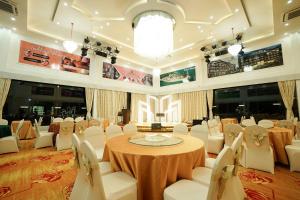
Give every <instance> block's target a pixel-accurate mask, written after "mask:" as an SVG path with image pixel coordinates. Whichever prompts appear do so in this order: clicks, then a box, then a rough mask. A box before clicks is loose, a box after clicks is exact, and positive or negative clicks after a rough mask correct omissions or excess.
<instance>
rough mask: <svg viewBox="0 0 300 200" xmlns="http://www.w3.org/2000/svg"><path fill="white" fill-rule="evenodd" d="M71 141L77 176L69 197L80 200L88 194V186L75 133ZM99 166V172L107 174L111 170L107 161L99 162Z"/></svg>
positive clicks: (78, 141)
mask: <svg viewBox="0 0 300 200" xmlns="http://www.w3.org/2000/svg"><path fill="white" fill-rule="evenodd" d="M72 143H73V151H74V155H75V163H76V166H77V176H76V179H75V183H74V186H73V189H72V192H71V195H70V199H72V200H82V199H85V198H86V196H87V195H88V188H89V187H88V186H87V184H86V181H84V179H85V173H84V172H85V171H84V170H82V168H84V166H83V162H82V153H81V151H80V140H79V138H78V137H77V135H76V134H73V135H72ZM98 164H99V168H100V169H101V174H102V175H105V174H109V173H111V172H112V169H111V165H110V163H109V162H99V163H98Z"/></svg>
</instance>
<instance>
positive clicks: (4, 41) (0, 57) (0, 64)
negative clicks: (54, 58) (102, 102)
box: [0, 28, 154, 93]
mask: <svg viewBox="0 0 300 200" xmlns="http://www.w3.org/2000/svg"><path fill="white" fill-rule="evenodd" d="M0 38H1V40H0V77H3V78H11V79H18V80H25V81H35V82H45V83H52V84H61V85H71V86H81V87H91V88H100V89H110V90H118V91H128V92H137V93H152V92H154V87H150V86H143V85H139V84H135V83H126V82H122V81H118V80H110V79H104V78H102V62H103V61H107V62H110V61H109V60H106V59H105V58H103V57H100V56H95V55H90V58H91V63H90V75H82V74H76V73H71V72H65V71H58V70H53V69H48V68H43V67H38V66H33V65H27V64H22V63H19V62H18V59H19V46H20V40H25V41H28V42H32V43H36V44H40V45H44V46H47V47H51V48H55V49H60V50H63V49H62V45H61V44H55V42H54V41H53V40H50V41H49V40H41V39H34V38H33V37H32V36H25V35H20V34H16V33H14V32H11V31H10V30H7V29H3V28H2V29H0ZM37 38H38V37H37ZM76 54H78V55H80V52H79V51H78V52H76ZM148 72H149V71H148Z"/></svg>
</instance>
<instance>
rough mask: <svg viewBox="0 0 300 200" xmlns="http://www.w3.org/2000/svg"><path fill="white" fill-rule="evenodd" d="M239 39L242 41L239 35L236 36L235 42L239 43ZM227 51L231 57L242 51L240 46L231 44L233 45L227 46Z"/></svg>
mask: <svg viewBox="0 0 300 200" xmlns="http://www.w3.org/2000/svg"><path fill="white" fill-rule="evenodd" d="M232 36H233V38H234V33H233V28H232ZM241 39H242V36H241V35H240V36H239V35H238V36H237V37H236V40H237V41H239V40H241ZM227 50H228V52H229V53H230V54H231V55H233V56H237V55H238V54H239V52H240V51H241V50H242V45H241V44H233V45H231V46H229V47H228V49H227Z"/></svg>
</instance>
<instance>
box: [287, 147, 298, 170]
mask: <svg viewBox="0 0 300 200" xmlns="http://www.w3.org/2000/svg"><path fill="white" fill-rule="evenodd" d="M285 150H286V153H287V155H288V158H289V163H290V171H291V172H293V171H298V172H300V145H299V143H298V144H296V145H286V146H285Z"/></svg>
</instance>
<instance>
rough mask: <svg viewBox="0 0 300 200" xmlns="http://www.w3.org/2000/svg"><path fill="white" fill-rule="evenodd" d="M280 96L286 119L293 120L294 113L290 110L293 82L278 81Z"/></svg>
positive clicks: (292, 97) (293, 89) (292, 100)
mask: <svg viewBox="0 0 300 200" xmlns="http://www.w3.org/2000/svg"><path fill="white" fill-rule="evenodd" d="M278 86H279V90H280V94H281V97H282V100H283V103H284V105H285V108H286V119H287V120H289V119H293V118H294V113H293V110H292V107H293V102H294V94H295V81H294V80H292V81H279V82H278Z"/></svg>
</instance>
